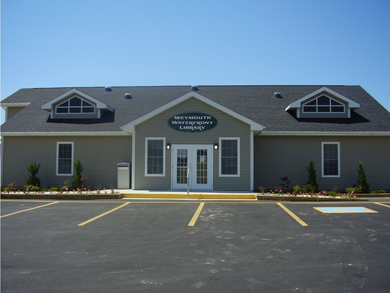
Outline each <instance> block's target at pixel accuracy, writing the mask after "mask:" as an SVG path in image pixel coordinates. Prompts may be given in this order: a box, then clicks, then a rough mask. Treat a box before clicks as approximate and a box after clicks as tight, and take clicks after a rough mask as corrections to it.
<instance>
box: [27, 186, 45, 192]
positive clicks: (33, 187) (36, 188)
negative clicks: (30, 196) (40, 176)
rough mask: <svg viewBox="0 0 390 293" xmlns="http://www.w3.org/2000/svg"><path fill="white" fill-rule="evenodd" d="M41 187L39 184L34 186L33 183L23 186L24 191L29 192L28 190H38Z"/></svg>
mask: <svg viewBox="0 0 390 293" xmlns="http://www.w3.org/2000/svg"><path fill="white" fill-rule="evenodd" d="M40 190H41V188H40V187H39V186H34V185H25V186H24V191H25V192H29V191H34V192H37V191H40Z"/></svg>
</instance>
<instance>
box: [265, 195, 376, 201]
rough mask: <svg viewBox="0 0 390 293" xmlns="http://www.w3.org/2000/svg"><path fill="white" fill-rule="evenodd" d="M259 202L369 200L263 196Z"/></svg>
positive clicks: (358, 199)
mask: <svg viewBox="0 0 390 293" xmlns="http://www.w3.org/2000/svg"><path fill="white" fill-rule="evenodd" d="M257 200H273V201H314V202H318V201H368V199H360V198H332V197H329V198H326V197H319V198H317V197H299V196H262V195H257Z"/></svg>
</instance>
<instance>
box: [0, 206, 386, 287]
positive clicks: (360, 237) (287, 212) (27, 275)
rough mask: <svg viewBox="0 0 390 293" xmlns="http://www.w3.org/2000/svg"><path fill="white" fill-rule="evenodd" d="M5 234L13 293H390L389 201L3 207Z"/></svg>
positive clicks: (6, 275) (4, 276)
mask: <svg viewBox="0 0 390 293" xmlns="http://www.w3.org/2000/svg"><path fill="white" fill-rule="evenodd" d="M322 208H329V209H322ZM321 209H322V210H321ZM1 229H2V230H1V286H2V288H1V291H2V292H139V291H146V292H389V291H390V279H389V273H390V199H383V200H380V199H371V200H370V201H369V202H359V203H355V202H354V203H348V202H343V203H313V202H311V203H287V202H282V203H279V204H278V203H276V202H259V201H202V200H199V201H152V200H151V201H141V200H110V201H28V200H15V201H8V200H3V201H1Z"/></svg>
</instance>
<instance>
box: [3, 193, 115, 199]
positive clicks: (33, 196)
mask: <svg viewBox="0 0 390 293" xmlns="http://www.w3.org/2000/svg"><path fill="white" fill-rule="evenodd" d="M120 198H122V194H121V193H113V194H112V193H108V194H65V193H33V194H31V193H2V194H1V199H53V200H66V199H68V200H92V199H120Z"/></svg>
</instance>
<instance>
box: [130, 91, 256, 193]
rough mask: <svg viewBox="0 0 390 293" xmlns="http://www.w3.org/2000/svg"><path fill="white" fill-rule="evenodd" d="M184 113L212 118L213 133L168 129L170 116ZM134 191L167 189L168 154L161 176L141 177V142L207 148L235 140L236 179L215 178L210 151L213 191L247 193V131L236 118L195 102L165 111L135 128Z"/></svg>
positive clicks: (216, 157) (216, 170)
mask: <svg viewBox="0 0 390 293" xmlns="http://www.w3.org/2000/svg"><path fill="white" fill-rule="evenodd" d="M188 112H200V113H205V114H209V115H212V116H214V117H215V118H216V119H217V120H218V124H217V126H216V127H214V128H213V129H210V130H208V131H204V132H200V133H187V132H181V131H177V130H174V129H172V128H171V127H169V126H168V119H169V118H171V117H172V116H173V115H178V114H182V113H188ZM135 133H136V134H135V146H136V149H135V150H136V158H135V172H136V173H135V189H152V190H153V189H154V190H157V189H160V190H170V189H171V159H172V158H171V151H167V150H165V155H166V157H165V176H164V177H150V176H145V138H146V137H150V138H153V137H165V138H166V143H170V144H171V145H174V144H209V145H213V144H214V143H219V138H220V137H239V138H240V142H241V149H240V161H241V164H240V177H219V150H214V151H213V189H214V190H249V189H250V128H249V125H248V124H246V123H243V122H241V121H239V120H237V119H236V118H234V117H232V116H230V115H227V114H226V113H223V112H221V111H220V110H218V109H215V108H214V107H211V106H209V105H207V104H205V103H203V102H201V101H199V100H197V99H194V98H192V99H189V100H187V101H184V102H183V103H181V104H179V105H177V106H175V107H172V108H170V109H168V110H166V111H165V112H163V113H160V114H158V115H156V116H155V117H152V118H151V119H149V120H147V121H145V122H143V123H141V124H139V125H137V126H136V128H135Z"/></svg>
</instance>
